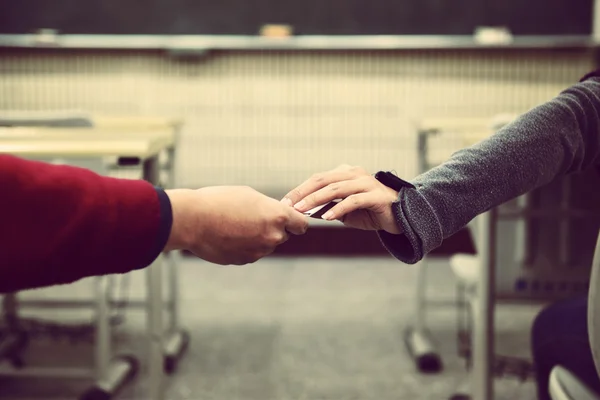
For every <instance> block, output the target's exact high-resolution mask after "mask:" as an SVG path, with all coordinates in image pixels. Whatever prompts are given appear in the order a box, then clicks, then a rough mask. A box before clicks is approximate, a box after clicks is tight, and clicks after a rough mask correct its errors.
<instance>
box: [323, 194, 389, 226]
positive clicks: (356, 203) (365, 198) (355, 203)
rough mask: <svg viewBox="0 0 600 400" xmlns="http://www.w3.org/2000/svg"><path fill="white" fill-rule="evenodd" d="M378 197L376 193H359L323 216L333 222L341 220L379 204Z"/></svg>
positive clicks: (347, 198) (341, 202)
mask: <svg viewBox="0 0 600 400" xmlns="http://www.w3.org/2000/svg"><path fill="white" fill-rule="evenodd" d="M378 200H379V198H378V196H377V194H376V193H373V192H368V193H358V194H352V195H350V196H348V197H346V198H345V199H344V200H342V201H340V202H339V203H338V204H337V205H335V207H333V208H332V209H331V210H329V211H327V212H326V213H325V214H323V217H322V218H323V219H326V220H328V221H333V220H335V219H341V218H343V217H344V216H345V215H347V214H350V213H351V212H353V211H356V210H360V209H368V208H371V207H374V206H376V205H377V204H378Z"/></svg>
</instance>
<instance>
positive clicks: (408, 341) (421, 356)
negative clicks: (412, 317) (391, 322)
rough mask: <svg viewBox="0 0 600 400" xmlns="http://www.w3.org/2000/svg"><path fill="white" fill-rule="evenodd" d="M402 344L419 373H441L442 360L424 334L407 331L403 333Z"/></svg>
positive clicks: (411, 330)
mask: <svg viewBox="0 0 600 400" xmlns="http://www.w3.org/2000/svg"><path fill="white" fill-rule="evenodd" d="M404 343H405V345H406V349H407V350H408V353H409V354H410V355H411V357H412V358H413V360H414V362H415V365H416V367H417V369H418V370H419V372H421V373H423V374H437V373H439V372H441V371H442V369H443V365H442V359H441V357H440V356H439V354H438V353H437V352H436V351H435V347H434V346H433V344H432V343H431V339H430V338H429V336H428V335H427V334H426V333H425V332H416V331H414V330H413V329H407V330H406V331H405V333H404Z"/></svg>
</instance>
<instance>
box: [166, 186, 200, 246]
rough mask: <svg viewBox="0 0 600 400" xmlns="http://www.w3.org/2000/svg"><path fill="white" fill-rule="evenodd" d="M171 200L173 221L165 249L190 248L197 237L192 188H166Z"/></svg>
mask: <svg viewBox="0 0 600 400" xmlns="http://www.w3.org/2000/svg"><path fill="white" fill-rule="evenodd" d="M165 193H166V194H167V196H168V197H169V200H170V202H171V210H172V214H173V223H172V225H171V232H170V234H169V239H168V240H167V244H166V245H165V249H164V250H165V251H172V250H188V249H190V247H191V246H192V243H193V242H194V237H195V227H196V226H197V225H196V223H195V220H194V219H195V218H197V216H196V215H195V214H194V213H193V212H192V204H191V202H192V201H193V199H192V194H193V191H192V190H191V189H170V190H165Z"/></svg>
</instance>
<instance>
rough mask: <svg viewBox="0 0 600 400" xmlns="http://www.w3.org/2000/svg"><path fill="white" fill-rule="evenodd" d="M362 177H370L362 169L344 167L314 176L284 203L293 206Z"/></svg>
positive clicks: (298, 187)
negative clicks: (319, 192)
mask: <svg viewBox="0 0 600 400" xmlns="http://www.w3.org/2000/svg"><path fill="white" fill-rule="evenodd" d="M362 176H368V173H367V172H366V171H365V170H364V169H362V168H361V167H351V166H348V165H342V166H339V167H338V168H336V169H334V170H331V171H328V172H324V173H319V174H315V175H313V176H312V177H311V178H309V179H307V180H306V181H304V182H303V183H302V184H300V185H299V186H297V187H296V188H295V189H293V190H291V191H290V192H289V193H288V194H286V195H285V197H284V198H283V200H282V202H283V203H285V204H287V205H289V206H292V205H295V204H296V203H298V202H299V201H300V200H302V199H304V198H306V197H307V196H309V195H311V194H313V193H314V192H316V191H317V190H319V189H322V188H324V187H326V186H328V185H330V184H332V183H335V182H341V181H346V180H351V179H356V178H359V177H362Z"/></svg>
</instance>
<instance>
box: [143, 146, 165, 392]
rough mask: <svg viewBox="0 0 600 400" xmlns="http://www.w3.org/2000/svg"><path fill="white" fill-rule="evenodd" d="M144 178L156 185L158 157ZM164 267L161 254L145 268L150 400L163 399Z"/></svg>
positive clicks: (146, 165)
mask: <svg viewBox="0 0 600 400" xmlns="http://www.w3.org/2000/svg"><path fill="white" fill-rule="evenodd" d="M144 179H145V180H147V181H148V182H150V183H152V184H154V185H157V184H158V181H159V179H160V169H159V162H158V156H155V157H152V158H149V159H148V160H146V161H144ZM162 264H163V256H162V255H160V256H159V257H158V258H157V259H156V260H155V261H154V262H153V263H152V265H150V266H149V267H148V268H146V302H147V303H146V304H147V308H148V309H147V326H148V350H149V357H148V360H149V362H148V375H149V382H150V384H149V388H148V390H149V393H148V397H147V398H148V399H152V400H163V399H164V376H163V375H164V373H163V363H164V361H163V360H164V358H163V334H164V329H163V318H162V316H163V291H162Z"/></svg>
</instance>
